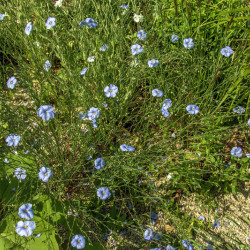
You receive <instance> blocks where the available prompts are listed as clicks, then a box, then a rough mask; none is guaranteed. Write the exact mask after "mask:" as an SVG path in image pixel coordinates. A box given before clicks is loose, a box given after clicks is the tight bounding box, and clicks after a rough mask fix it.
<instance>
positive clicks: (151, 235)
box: [144, 228, 154, 240]
mask: <svg viewBox="0 0 250 250" xmlns="http://www.w3.org/2000/svg"><path fill="white" fill-rule="evenodd" d="M153 238H154V233H153V231H152V229H150V228H147V229H146V231H145V232H144V239H145V240H152V239H153Z"/></svg>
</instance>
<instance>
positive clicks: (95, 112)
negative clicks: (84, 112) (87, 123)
mask: <svg viewBox="0 0 250 250" xmlns="http://www.w3.org/2000/svg"><path fill="white" fill-rule="evenodd" d="M99 116H100V110H99V109H98V108H94V107H92V108H90V110H89V111H88V117H89V119H91V120H93V119H96V118H99Z"/></svg>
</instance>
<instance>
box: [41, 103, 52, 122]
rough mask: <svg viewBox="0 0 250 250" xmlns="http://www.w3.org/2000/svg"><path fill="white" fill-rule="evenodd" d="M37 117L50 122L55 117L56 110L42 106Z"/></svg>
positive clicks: (49, 106)
mask: <svg viewBox="0 0 250 250" xmlns="http://www.w3.org/2000/svg"><path fill="white" fill-rule="evenodd" d="M37 115H38V116H39V117H42V119H43V120H44V121H48V120H50V119H52V118H53V117H54V116H55V114H54V108H53V107H52V106H51V105H42V106H40V108H39V109H38V110H37Z"/></svg>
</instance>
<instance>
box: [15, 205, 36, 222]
mask: <svg viewBox="0 0 250 250" xmlns="http://www.w3.org/2000/svg"><path fill="white" fill-rule="evenodd" d="M18 215H19V216H20V217H21V218H22V219H26V220H31V219H33V217H34V212H33V210H32V204H30V203H27V204H23V205H22V206H21V207H19V209H18Z"/></svg>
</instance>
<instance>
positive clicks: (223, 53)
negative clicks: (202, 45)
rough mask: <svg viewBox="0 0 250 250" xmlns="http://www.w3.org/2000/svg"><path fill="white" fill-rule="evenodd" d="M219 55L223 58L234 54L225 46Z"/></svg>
mask: <svg viewBox="0 0 250 250" xmlns="http://www.w3.org/2000/svg"><path fill="white" fill-rule="evenodd" d="M220 53H221V54H222V55H223V56H225V57H229V56H231V55H232V54H233V53H234V51H233V50H232V49H231V48H230V47H229V46H226V47H225V48H223V49H221V51H220Z"/></svg>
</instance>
